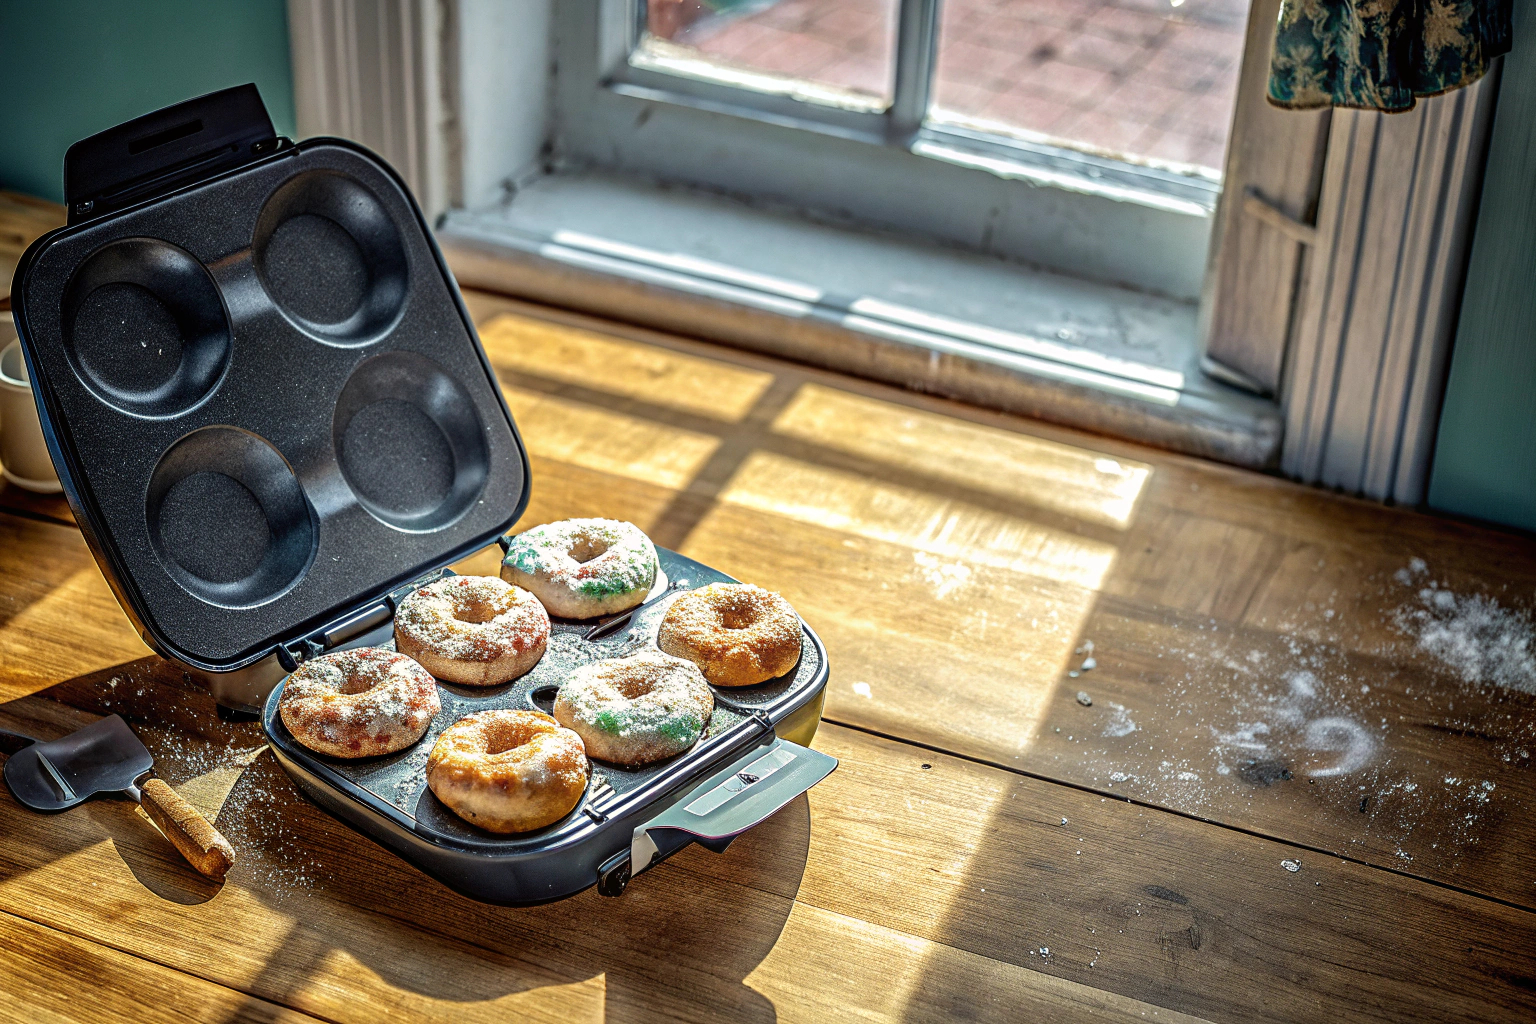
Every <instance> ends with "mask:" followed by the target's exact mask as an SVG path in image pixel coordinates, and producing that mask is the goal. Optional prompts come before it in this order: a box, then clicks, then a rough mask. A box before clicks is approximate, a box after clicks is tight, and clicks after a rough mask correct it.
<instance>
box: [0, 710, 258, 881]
mask: <svg viewBox="0 0 1536 1024" xmlns="http://www.w3.org/2000/svg"><path fill="white" fill-rule="evenodd" d="M0 741H9V742H0V749H10V750H12V753H11V756H10V758H9V759H8V760H7V761H6V762H5V782H6V785H8V786H10V787H11V793H12V794H13V795H14V796H15V797H16V799H17V800H18V801H20V802H21V803H22V804H24V805H26V806H27V807H30V808H32V809H33V810H34V811H63V810H67V809H68V808H70V807H73V806H75V805H76V804H78V803H81V802H82V801H84V800H86V799H87V798H89V797H92V796H95V795H96V794H97V793H122V794H123V795H125V796H128V797H130V798H132V799H134V800H136V801H138V803H139V805H140V806H141V807H143V808H144V812H145V813H146V814H148V815H149V816H150V818H151V819H152V820H153V821H154V823H155V824H156V825H158V826H160V830H161V831H162V832H164V833H165V835H166V838H168V839H170V841H171V843H172V844H173V845H174V846H175V847H176V849H177V850H178V851H179V852H180V853H181V855H182V856H183V857H185V858H186V859H187V862H188V863H189V864H191V865H192V866H193V867H195V868H197V870H198V871H201V872H202V873H203V874H205V875H207V876H208V877H209V878H212V879H214V880H215V881H223V880H224V873H225V872H226V871H228V870H229V868H230V865H231V864H233V863H234V862H235V851H234V849H233V848H232V847H231V846H230V845H229V840H227V839H225V838H224V837H223V836H222V835H220V834H219V830H218V829H216V828H214V827H213V825H212V824H210V823H209V821H208V819H206V818H204V817H203V816H202V815H201V814H199V813H198V812H197V809H196V808H194V807H193V806H192V805H191V804H189V803H187V802H186V801H185V800H183V799H182V798H181V797H180V796H178V795H177V794H176V791H175V790H173V789H172V788H171V787H170V786H168V785H166V784H165V783H164V782H162V781H161V780H160V779H156V778H150V777H148V776H149V773H150V772H151V771H152V770H153V769H154V766H155V759H154V758H153V757H152V756H151V755H150V753H149V750H148V749H146V748H145V746H144V744H143V743H142V742H140V740H139V738H138V737H137V736H135V735H134V734H133V730H132V729H130V728H128V723H127V722H125V721H123V720H122V718H121V717H119V716H117V715H108V716H107V717H106V718H103V719H102V720H101V721H99V722H93V723H91V724H90V725H88V726H86V727H85V728H83V729H77V730H76V731H75V732H72V733H70V734H69V735H68V736H65V737H64V738H63V739H57V740H50V741H48V742H47V743H44V742H42V741H40V740H35V739H33V738H32V737H30V736H23V735H21V734H20V733H14V732H10V731H8V730H5V729H0Z"/></svg>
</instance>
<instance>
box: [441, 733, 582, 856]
mask: <svg viewBox="0 0 1536 1024" xmlns="http://www.w3.org/2000/svg"><path fill="white" fill-rule="evenodd" d="M427 785H428V786H430V787H431V788H432V792H433V793H435V794H436V795H437V798H438V799H439V800H441V801H442V802H443V803H444V804H446V805H447V806H448V809H449V810H451V811H453V813H454V814H457V815H458V816H459V817H461V818H463V819H464V820H465V821H467V822H469V823H470V824H472V825H479V826H480V827H481V828H483V829H486V830H487V831H490V832H528V831H531V830H533V829H536V828H543V827H544V826H545V825H549V824H553V823H554V822H557V821H559V820H560V819H561V818H563V817H565V816H566V815H567V814H569V813H570V812H571V809H572V808H574V807H575V806H576V805H577V803H579V802H580V801H581V796H582V794H583V793H585V792H586V789H587V755H586V751H585V750H584V749H583V747H582V745H581V737H580V736H578V735H576V734H575V733H574V732H572V731H571V730H569V729H566V728H564V727H563V726H561V724H560V723H559V722H557V721H555V720H554V719H553V718H550V717H549V716H548V715H546V714H544V713H542V712H539V711H514V710H510V709H507V708H498V709H496V710H493V711H480V712H476V713H475V714H473V715H466V716H465V717H463V718H461V719H459V720H458V721H457V722H454V723H453V724H452V725H450V726H449V727H448V728H446V729H444V730H443V733H442V735H441V736H439V737H438V738H437V743H435V744H434V745H433V747H432V753H431V754H430V755H429V756H428V757H427Z"/></svg>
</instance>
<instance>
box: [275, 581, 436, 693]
mask: <svg viewBox="0 0 1536 1024" xmlns="http://www.w3.org/2000/svg"><path fill="white" fill-rule="evenodd" d="M454 575H457V573H455V572H454V571H453V570H452V569H433V570H432V571H431V572H429V573H427V574H425V575H423V576H420V577H418V578H416V579H414V580H412V581H411V582H409V583H407V584H405V585H404V586H400V587H396V588H395V589H394V590H391V591H390V592H389V593H388V594H385V595H384V598H383V599H382V600H380V601H375V602H374V603H372V604H370V605H368V606H367V607H365V608H361V609H359V610H357V611H353V612H348V613H347V614H346V615H344V616H342V617H341V618H339V619H337V620H336V621H334V622H331V623H329V624H328V625H325V626H321V627H320V628H319V629H317V630H315V631H314V632H312V633H309V634H307V635H305V636H302V637H299V638H298V639H297V640H289V641H287V642H286V643H282V644H279V645H278V647H277V660H278V662H279V663H280V664H281V665H282V666H283V670H284V671H287V672H292V671H293V670H294V669H296V668H298V667H299V666H300V665H302V664H303V663H304V662H306V661H308V660H309V659H311V658H314V657H317V656H319V655H321V654H324V653H325V652H327V651H334V650H337V649H339V648H343V647H346V646H348V645H349V644H351V645H352V646H357V643H356V641H358V639H359V638H360V637H361V638H365V639H367V640H376V638H374V637H372V636H371V635H370V634H372V633H374V632H375V631H379V630H381V629H382V627H384V626H386V625H388V624H389V623H390V622H392V621H394V618H395V608H396V607H398V605H399V604H400V602H401V601H402V600H404V599H405V596H406V595H407V594H409V593H410V592H411V591H413V590H416V589H417V588H419V587H424V586H426V585H427V584H429V583H436V582H437V581H438V580H440V579H443V578H444V577H446V576H454Z"/></svg>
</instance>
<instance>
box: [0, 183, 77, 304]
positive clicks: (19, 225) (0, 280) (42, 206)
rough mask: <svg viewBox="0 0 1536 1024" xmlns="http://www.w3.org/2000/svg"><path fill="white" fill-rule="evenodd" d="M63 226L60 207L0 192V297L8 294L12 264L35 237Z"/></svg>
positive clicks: (12, 269) (32, 198) (15, 194)
mask: <svg viewBox="0 0 1536 1024" xmlns="http://www.w3.org/2000/svg"><path fill="white" fill-rule="evenodd" d="M63 225H64V207H63V206H61V205H59V204H58V203H50V202H49V201H48V200H46V199H38V198H36V197H34V196H24V195H21V194H20V193H17V192H6V191H3V190H0V297H5V298H8V297H9V296H10V294H11V275H12V274H14V273H15V272H16V262H17V261H18V260H20V259H21V254H22V253H24V252H26V250H27V246H29V245H31V244H32V242H33V240H34V239H36V238H37V237H38V236H40V235H43V234H46V233H47V232H49V231H52V230H53V229H54V228H57V227H62V226H63Z"/></svg>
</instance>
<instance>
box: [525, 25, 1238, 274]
mask: <svg viewBox="0 0 1536 1024" xmlns="http://www.w3.org/2000/svg"><path fill="white" fill-rule="evenodd" d="M940 2H941V0H900V6H899V9H898V18H897V31H896V52H895V55H894V61H893V76H894V81H893V94H892V95H893V98H892V102H891V103H890V105H889V106H888V107H885V108H883V109H872V108H871V109H848V108H846V107H840V106H837V105H834V104H832V103H827V102H813V101H811V100H809V99H806V98H803V97H802V96H798V95H794V94H793V92H792V91H787V90H786V91H780V92H779V93H778V94H774V93H769V92H763V91H757V92H754V91H749V90H748V89H744V88H741V87H739V86H737V85H732V84H727V83H726V82H725V81H722V80H720V78H711V77H709V76H705V75H690V74H681V73H678V70H677V69H676V68H671V69H664V68H661V67H657V66H655V65H654V64H653V63H652V62H648V61H647V60H645V59H644V57H643V55H642V56H641V57H640V59H633V58H634V55H636V54H637V53H640V52H641V51H640V43H641V41H642V40H643V38H644V33H645V0H566V2H563V3H561V4H559V5H558V8H559V11H558V13H557V19H558V24H557V29H556V49H557V54H558V59H557V72H556V77H557V86H556V110H555V116H554V119H553V120H554V122H555V123H554V129H555V131H554V136H555V146H554V156H555V159H556V162H557V163H560V164H563V165H566V166H577V167H580V166H582V165H584V164H586V165H591V166H594V167H596V166H602V165H604V164H606V165H608V166H610V167H615V168H617V169H620V170H623V171H626V172H630V173H635V172H638V173H641V174H644V175H649V176H651V177H654V178H657V179H660V180H665V181H678V180H683V181H689V176H688V175H687V174H686V173H679V167H678V152H677V149H678V145H679V142H680V139H681V138H682V137H683V136H684V135H686V134H691V136H692V138H694V139H707V140H715V141H719V140H722V139H723V140H724V141H725V143H726V144H727V145H729V146H732V147H736V148H741V147H749V148H752V149H755V150H756V151H757V152H758V153H759V154H760V155H761V157H762V159H759V160H756V161H754V162H753V164H752V166H751V168H750V172H749V174H748V175H747V176H746V177H745V178H743V179H742V180H741V183H740V185H739V186H738V187H737V188H735V189H734V190H735V191H739V192H742V193H745V194H749V195H753V196H758V197H764V196H766V197H769V198H770V199H771V200H777V201H779V202H782V203H785V204H789V205H800V206H803V207H805V208H808V209H810V210H820V211H829V210H830V211H836V212H838V213H841V214H845V215H846V216H847V217H848V218H849V219H850V220H853V221H855V222H862V223H864V224H867V225H872V226H876V227H888V228H893V229H896V230H900V231H907V232H911V233H914V234H917V235H919V236H928V237H934V238H936V239H938V240H940V241H945V242H951V243H959V244H962V245H965V246H967V247H970V248H975V249H979V250H981V251H984V252H990V253H992V254H994V255H999V256H1003V257H1005V258H1011V259H1017V260H1021V261H1025V262H1029V263H1032V264H1035V265H1041V266H1045V267H1047V268H1048V269H1054V270H1059V271H1062V272H1065V273H1069V274H1074V275H1078V276H1084V277H1088V278H1090V279H1093V280H1098V281H1102V282H1107V283H1114V284H1125V285H1128V286H1130V287H1133V288H1136V289H1138V290H1142V291H1147V292H1151V293H1154V294H1163V295H1169V296H1172V297H1175V298H1179V299H1183V300H1186V301H1195V300H1197V299H1198V297H1199V294H1200V287H1201V279H1202V278H1203V274H1204V270H1205V262H1206V255H1207V249H1208V246H1209V242H1210V236H1211V225H1212V219H1213V216H1214V212H1215V207H1216V205H1217V203H1218V201H1219V197H1220V193H1221V186H1220V184H1219V183H1218V182H1216V181H1213V180H1211V179H1210V178H1208V177H1204V176H1199V175H1187V174H1183V173H1179V172H1177V171H1173V170H1169V169H1165V168H1160V167H1155V166H1150V165H1141V164H1132V163H1126V162H1122V161H1119V160H1114V159H1109V158H1106V157H1103V156H1100V155H1096V154H1093V153H1088V152H1083V151H1079V150H1075V149H1071V148H1067V147H1064V146H1058V145H1053V144H1051V143H1049V142H1047V141H1043V140H1031V139H1023V138H1014V137H1010V136H1003V135H993V134H990V133H987V132H985V131H981V130H978V129H976V128H973V127H968V126H966V125H963V124H957V123H951V122H947V121H941V120H935V119H934V117H933V116H932V111H931V110H930V104H929V98H930V91H931V83H932V76H933V73H934V69H935V66H936V62H937V56H938V31H939V10H940V9H939V4H940ZM583 37H585V38H583ZM584 49H585V50H586V53H585V54H584V53H583V50H584ZM723 77H736V76H723ZM772 80H773V76H767V75H765V76H762V78H761V79H759V81H762V82H764V83H767V82H770V81H772ZM593 121H595V122H596V123H599V124H601V125H603V126H605V127H606V128H608V129H609V131H608V132H607V133H606V135H602V133H599V132H583V131H582V129H581V128H580V127H579V126H580V125H581V124H583V123H586V122H593ZM654 121H663V122H666V123H668V124H670V125H671V126H673V130H672V131H671V132H669V133H657V132H654V131H652V132H651V133H650V134H654V135H661V134H665V135H666V137H665V138H663V139H660V140H659V141H657V142H656V143H654V144H649V145H648V144H647V141H646V139H645V138H644V136H645V135H646V134H647V132H646V130H645V129H646V127H647V122H654ZM684 125H688V126H691V128H692V131H691V133H688V132H686V131H685V130H684V127H683V126H684ZM599 136H602V137H599ZM786 137H794V138H797V139H798V140H799V145H798V146H796V147H792V148H794V149H797V150H798V153H796V154H795V156H796V157H799V156H803V157H805V158H807V159H814V160H815V161H816V162H817V164H818V165H819V166H820V167H822V168H823V173H824V174H827V175H831V176H838V177H842V178H844V179H845V180H858V179H860V178H861V177H862V176H868V177H869V178H870V180H873V181H876V182H879V183H880V185H881V186H882V187H883V188H885V189H887V190H889V189H891V188H894V189H895V190H897V191H899V192H912V193H914V194H915V193H918V192H921V193H922V194H925V195H928V196H933V195H944V196H945V200H944V202H943V203H942V204H940V205H942V206H943V209H944V213H943V218H942V219H943V220H947V221H948V222H949V223H951V224H960V225H964V226H972V225H983V226H982V227H980V228H979V229H977V230H966V229H965V227H962V229H961V230H960V231H959V232H950V231H948V230H946V228H945V225H944V224H943V223H940V220H941V218H938V217H927V218H925V217H924V216H923V215H922V212H921V211H914V210H910V209H907V210H903V209H899V208H898V209H891V208H882V205H881V203H880V202H877V201H872V199H871V197H868V196H866V197H858V196H849V195H847V194H836V193H835V190H833V194H828V192H827V191H823V192H822V193H821V194H817V192H816V190H814V189H812V190H810V191H807V190H806V188H805V182H804V180H803V179H797V177H796V176H795V175H794V174H783V173H779V172H781V171H782V170H783V168H782V164H784V163H785V162H789V161H786V160H775V159H774V158H773V156H774V154H773V152H772V150H773V147H774V146H775V145H777V146H778V147H779V148H780V149H782V148H783V146H784V143H785V140H786ZM614 139H618V140H620V141H618V142H614V141H613V140H614ZM701 148H707V144H705V145H704V146H702V147H701ZM790 159H791V160H792V159H794V158H793V157H792V158H790ZM876 165H880V166H876ZM691 183H693V184H697V185H701V186H704V187H706V188H713V189H725V190H732V186H731V184H730V183H729V182H727V181H724V180H721V179H720V178H715V179H713V180H711V178H710V177H709V175H708V174H707V173H706V174H699V175H696V176H695V177H694V179H693V180H692V182H691ZM909 205H910V204H909ZM999 208H1005V210H1006V212H1007V213H1011V214H1012V215H1013V216H1014V217H1015V218H1016V219H1030V220H1033V221H1036V222H1037V224H1036V225H1035V227H1034V228H1033V229H1032V230H1025V231H1014V232H1009V231H1008V230H1006V229H1005V230H1002V231H999V230H997V229H996V227H995V226H993V227H987V226H984V224H985V222H986V221H987V220H988V218H989V215H991V216H992V217H993V218H994V219H995V218H996V216H997V215H998V213H997V211H998V210H999ZM1105 238H1125V239H1126V241H1127V248H1128V251H1127V252H1122V253H1118V254H1113V255H1111V254H1107V253H1105V252H1104V249H1105V246H1103V245H1102V244H1099V243H1098V242H1097V241H1095V239H1105ZM978 243H981V244H978Z"/></svg>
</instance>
